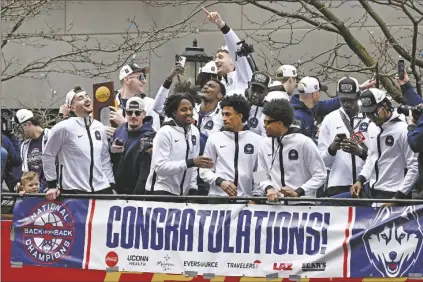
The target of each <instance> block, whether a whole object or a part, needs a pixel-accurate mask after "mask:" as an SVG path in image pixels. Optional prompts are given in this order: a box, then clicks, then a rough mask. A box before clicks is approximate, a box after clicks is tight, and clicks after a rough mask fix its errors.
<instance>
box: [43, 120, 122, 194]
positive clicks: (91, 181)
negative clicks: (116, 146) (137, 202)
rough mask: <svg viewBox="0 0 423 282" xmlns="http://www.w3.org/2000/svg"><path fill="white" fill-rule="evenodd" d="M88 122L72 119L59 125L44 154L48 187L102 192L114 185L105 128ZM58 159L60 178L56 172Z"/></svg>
mask: <svg viewBox="0 0 423 282" xmlns="http://www.w3.org/2000/svg"><path fill="white" fill-rule="evenodd" d="M88 120H89V118H85V119H84V118H79V117H71V118H68V119H67V120H64V121H61V122H59V123H58V124H56V125H55V126H54V127H53V128H52V129H51V132H50V135H49V138H48V140H47V143H46V145H45V147H44V150H43V169H44V175H45V177H46V180H47V183H48V187H49V188H55V187H56V183H57V182H58V183H59V186H60V187H61V188H62V189H64V190H80V191H86V192H94V191H100V190H103V189H106V188H108V187H110V183H115V180H114V177H113V170H112V164H111V162H110V155H109V146H108V143H107V137H106V132H105V130H104V125H103V124H102V123H101V122H99V121H97V120H93V121H92V123H91V125H90V126H89V127H86V122H87V123H89V121H88ZM56 156H57V159H58V165H59V175H57V172H56Z"/></svg>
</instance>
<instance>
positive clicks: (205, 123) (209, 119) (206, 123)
mask: <svg viewBox="0 0 423 282" xmlns="http://www.w3.org/2000/svg"><path fill="white" fill-rule="evenodd" d="M200 107H201V104H196V105H195V109H194V111H193V118H194V119H195V120H196V121H197V124H196V126H197V128H198V129H199V130H200V132H201V133H202V134H204V135H206V136H207V137H208V136H210V135H211V134H213V133H215V132H219V131H220V130H221V129H222V126H223V119H222V110H221V109H220V106H219V104H217V107H216V109H214V111H212V112H210V113H208V114H207V115H205V116H204V117H203V118H202V119H201V121H200V120H199V113H200Z"/></svg>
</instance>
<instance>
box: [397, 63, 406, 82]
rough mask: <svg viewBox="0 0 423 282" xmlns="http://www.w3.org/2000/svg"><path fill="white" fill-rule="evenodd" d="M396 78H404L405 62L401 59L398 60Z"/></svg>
mask: <svg viewBox="0 0 423 282" xmlns="http://www.w3.org/2000/svg"><path fill="white" fill-rule="evenodd" d="M398 78H399V80H404V78H405V62H404V60H403V59H399V60H398Z"/></svg>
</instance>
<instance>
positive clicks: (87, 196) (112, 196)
mask: <svg viewBox="0 0 423 282" xmlns="http://www.w3.org/2000/svg"><path fill="white" fill-rule="evenodd" d="M45 196H46V195H45V194H43V193H30V194H25V195H24V196H20V195H19V194H18V193H10V192H3V193H1V198H2V200H10V199H13V198H23V197H36V198H44V197H45ZM169 198H172V199H174V200H175V201H181V202H184V201H194V200H197V201H198V200H200V201H201V200H221V201H222V202H225V201H228V203H239V202H237V201H260V202H267V203H272V202H268V201H267V198H266V197H238V196H237V197H230V196H229V197H226V196H168V195H126V194H61V195H60V197H59V199H96V200H141V201H143V200H157V201H160V199H167V200H168V199H169ZM278 200H279V201H281V202H317V203H321V202H329V203H334V204H335V203H345V202H348V203H354V204H360V203H368V204H369V203H392V204H403V205H420V204H423V199H368V198H366V199H361V198H309V197H301V198H289V197H282V198H278Z"/></svg>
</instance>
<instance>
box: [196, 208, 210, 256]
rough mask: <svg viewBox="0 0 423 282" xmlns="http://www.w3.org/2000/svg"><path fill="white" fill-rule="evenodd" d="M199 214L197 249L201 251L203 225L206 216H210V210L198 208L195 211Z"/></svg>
mask: <svg viewBox="0 0 423 282" xmlns="http://www.w3.org/2000/svg"><path fill="white" fill-rule="evenodd" d="M197 214H198V215H199V216H200V222H199V226H198V251H199V252H203V245H204V225H205V222H206V218H207V217H208V216H210V214H211V211H204V210H200V211H198V213H197Z"/></svg>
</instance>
